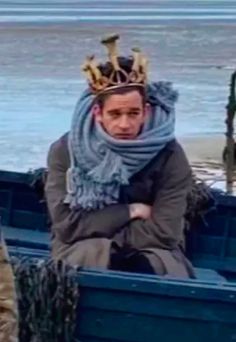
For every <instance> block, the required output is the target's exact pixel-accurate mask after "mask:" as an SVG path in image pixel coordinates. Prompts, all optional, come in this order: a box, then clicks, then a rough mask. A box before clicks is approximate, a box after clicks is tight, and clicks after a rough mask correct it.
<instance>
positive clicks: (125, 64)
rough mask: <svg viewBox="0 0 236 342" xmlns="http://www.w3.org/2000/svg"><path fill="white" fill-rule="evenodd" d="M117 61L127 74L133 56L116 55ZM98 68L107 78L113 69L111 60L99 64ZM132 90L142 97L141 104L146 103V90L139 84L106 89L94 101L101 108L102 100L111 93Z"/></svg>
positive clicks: (131, 64) (119, 93) (124, 92)
mask: <svg viewBox="0 0 236 342" xmlns="http://www.w3.org/2000/svg"><path fill="white" fill-rule="evenodd" d="M118 62H119V65H120V67H121V68H122V69H123V70H125V71H126V72H127V73H128V74H129V73H130V72H131V71H132V66H133V57H118ZM99 69H100V71H101V72H102V74H103V75H104V76H106V77H108V78H109V76H110V75H111V73H112V72H113V71H114V69H113V67H112V64H111V62H107V63H105V64H100V65H99ZM120 76H121V81H124V80H123V79H122V74H121V75H120ZM132 91H137V92H138V93H139V94H140V95H141V97H142V99H143V105H145V103H146V91H145V87H144V86H142V85H140V86H138V85H137V86H134V85H129V84H127V85H126V86H123V87H120V88H116V89H110V90H108V91H104V92H102V93H101V94H99V95H98V96H97V99H96V103H97V104H98V105H99V107H100V108H103V106H104V102H105V101H106V100H107V99H108V97H110V96H111V95H123V94H126V93H129V92H132Z"/></svg>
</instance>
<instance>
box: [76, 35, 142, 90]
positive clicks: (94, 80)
mask: <svg viewBox="0 0 236 342" xmlns="http://www.w3.org/2000/svg"><path fill="white" fill-rule="evenodd" d="M118 39H119V35H112V36H109V37H107V38H105V39H103V40H102V41H101V43H102V44H103V45H105V46H106V48H107V50H108V57H109V62H110V64H111V73H110V74H109V75H108V76H107V75H104V74H103V72H102V68H101V67H100V66H101V64H98V63H97V62H96V60H95V57H94V56H88V57H87V58H86V61H85V63H84V64H83V66H82V70H83V71H84V73H85V74H86V77H87V80H88V83H89V86H90V87H91V90H92V91H93V93H95V94H100V93H102V92H104V91H109V90H111V89H115V88H120V87H125V86H144V85H145V84H146V81H147V59H146V57H144V56H143V55H142V53H141V51H140V49H138V48H133V49H132V51H133V64H132V68H131V70H130V72H127V71H125V70H124V68H122V66H121V65H120V64H119V57H118V49H117V40H118Z"/></svg>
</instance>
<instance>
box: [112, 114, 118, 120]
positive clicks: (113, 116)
mask: <svg viewBox="0 0 236 342" xmlns="http://www.w3.org/2000/svg"><path fill="white" fill-rule="evenodd" d="M110 116H111V117H112V118H113V119H116V118H118V117H119V113H111V114H110Z"/></svg>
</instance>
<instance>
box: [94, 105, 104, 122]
mask: <svg viewBox="0 0 236 342" xmlns="http://www.w3.org/2000/svg"><path fill="white" fill-rule="evenodd" d="M92 114H93V117H94V119H95V120H96V121H97V122H101V120H102V110H101V107H100V106H99V105H98V104H95V105H94V106H93V107H92Z"/></svg>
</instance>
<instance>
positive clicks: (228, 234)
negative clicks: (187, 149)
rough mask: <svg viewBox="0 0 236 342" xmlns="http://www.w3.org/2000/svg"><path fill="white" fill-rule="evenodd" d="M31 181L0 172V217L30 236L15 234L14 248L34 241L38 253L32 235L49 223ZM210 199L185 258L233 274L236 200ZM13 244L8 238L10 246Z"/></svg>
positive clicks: (28, 176)
mask: <svg viewBox="0 0 236 342" xmlns="http://www.w3.org/2000/svg"><path fill="white" fill-rule="evenodd" d="M32 181H33V175H32V174H24V173H14V172H6V171H0V216H1V218H2V223H3V224H4V225H5V226H10V227H13V228H17V229H18V230H19V231H20V230H22V232H23V231H24V230H26V229H28V230H30V234H25V232H24V237H23V239H22V238H19V237H18V234H16V238H15V244H18V245H19V246H21V247H29V248H31V247H32V243H33V241H32V239H35V243H36V244H35V247H37V248H39V249H41V248H42V246H39V245H38V244H39V242H38V241H41V238H40V237H39V235H37V240H36V236H35V235H34V234H33V232H35V231H41V232H49V222H48V215H47V211H46V205H45V203H43V202H40V201H39V198H38V196H37V194H36V193H35V190H34V189H33V188H32V187H31V186H30V184H31V183H32ZM214 195H215V198H216V201H217V209H216V211H212V212H210V213H209V214H207V215H206V223H207V225H204V224H199V225H198V226H197V227H194V228H193V229H192V230H191V234H190V235H191V236H190V237H189V242H190V249H189V257H190V259H191V260H192V261H193V263H194V264H195V265H196V266H198V267H204V268H214V269H215V270H217V271H219V272H234V273H236V197H234V196H228V195H227V196H226V195H223V194H219V192H214ZM31 231H33V232H32V233H31ZM29 235H32V239H31V241H30V238H29ZM13 240H14V239H12V238H9V241H10V243H13ZM23 240H25V242H24V246H23V245H22V244H23ZM48 243H49V238H47V242H46V244H48ZM40 244H41V242H40ZM44 244H45V243H44ZM43 249H44V247H43Z"/></svg>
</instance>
